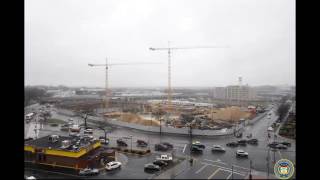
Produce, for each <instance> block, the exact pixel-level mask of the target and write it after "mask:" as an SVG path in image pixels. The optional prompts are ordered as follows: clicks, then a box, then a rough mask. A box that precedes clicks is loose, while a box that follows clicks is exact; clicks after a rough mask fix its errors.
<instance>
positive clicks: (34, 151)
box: [24, 135, 115, 170]
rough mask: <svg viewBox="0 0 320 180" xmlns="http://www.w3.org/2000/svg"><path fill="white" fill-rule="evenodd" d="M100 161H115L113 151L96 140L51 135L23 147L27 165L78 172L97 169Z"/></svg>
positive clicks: (28, 142)
mask: <svg viewBox="0 0 320 180" xmlns="http://www.w3.org/2000/svg"><path fill="white" fill-rule="evenodd" d="M54 136H55V137H54ZM53 137H54V138H53ZM102 160H103V161H104V162H108V161H112V160H115V151H114V150H110V149H105V148H103V147H102V146H101V144H100V141H98V140H85V139H78V138H77V137H75V138H72V137H63V136H56V135H53V136H45V137H42V138H39V139H36V140H31V141H27V142H25V146H24V161H25V163H26V164H27V165H42V166H46V167H52V168H55V167H57V168H65V169H73V170H80V169H84V168H86V167H91V168H97V167H99V166H100V165H101V161H102Z"/></svg>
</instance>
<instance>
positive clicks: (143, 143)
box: [137, 140, 148, 147]
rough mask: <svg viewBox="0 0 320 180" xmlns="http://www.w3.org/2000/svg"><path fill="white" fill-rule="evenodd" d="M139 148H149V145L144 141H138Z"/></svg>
mask: <svg viewBox="0 0 320 180" xmlns="http://www.w3.org/2000/svg"><path fill="white" fill-rule="evenodd" d="M137 146H138V147H147V146H148V143H147V142H145V141H143V140H137Z"/></svg>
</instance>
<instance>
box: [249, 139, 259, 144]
mask: <svg viewBox="0 0 320 180" xmlns="http://www.w3.org/2000/svg"><path fill="white" fill-rule="evenodd" d="M247 143H248V144H251V145H257V144H258V139H249V140H248V141H247Z"/></svg>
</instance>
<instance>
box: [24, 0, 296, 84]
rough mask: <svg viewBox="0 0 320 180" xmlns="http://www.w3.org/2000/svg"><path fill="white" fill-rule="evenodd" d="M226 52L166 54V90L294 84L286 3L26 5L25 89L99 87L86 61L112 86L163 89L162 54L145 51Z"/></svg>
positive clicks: (73, 0)
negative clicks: (169, 73)
mask: <svg viewBox="0 0 320 180" xmlns="http://www.w3.org/2000/svg"><path fill="white" fill-rule="evenodd" d="M168 41H170V43H171V46H172V47H188V46H215V45H217V46H229V47H230V48H224V49H193V50H177V51H174V52H173V53H172V87H173V88H175V87H218V86H228V85H237V84H238V77H239V76H241V77H242V78H243V82H242V84H244V85H245V84H249V85H250V86H260V85H276V86H278V85H285V84H287V85H290V86H291V85H295V78H296V75H295V72H296V71H295V68H296V63H295V58H296V57H295V1H292V0H281V1H279V0H224V1H216V0H199V1H196V0H161V1H157V0H108V1H104V0H55V1H49V0H28V1H25V85H49V86H50V85H52V86H57V85H65V86H70V87H72V86H87V87H102V88H103V87H104V84H105V69H104V68H103V67H89V66H88V63H99V64H101V63H105V59H106V58H107V57H108V58H109V62H110V63H118V62H128V63H130V62H151V63H154V62H161V63H163V64H156V65H151V64H150V65H134V66H114V67H111V68H110V71H109V72H110V73H109V75H110V77H109V84H110V88H117V87H163V88H166V86H167V83H168V82H167V79H168V77H167V52H165V51H162V52H159V51H150V50H149V47H166V46H167V44H168Z"/></svg>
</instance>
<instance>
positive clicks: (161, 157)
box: [156, 154, 172, 161]
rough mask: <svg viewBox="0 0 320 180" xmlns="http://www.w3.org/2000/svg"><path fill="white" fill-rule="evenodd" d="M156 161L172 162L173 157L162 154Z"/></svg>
mask: <svg viewBox="0 0 320 180" xmlns="http://www.w3.org/2000/svg"><path fill="white" fill-rule="evenodd" d="M156 160H161V161H172V156H169V155H167V154H162V155H160V156H159V157H157V158H156Z"/></svg>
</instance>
